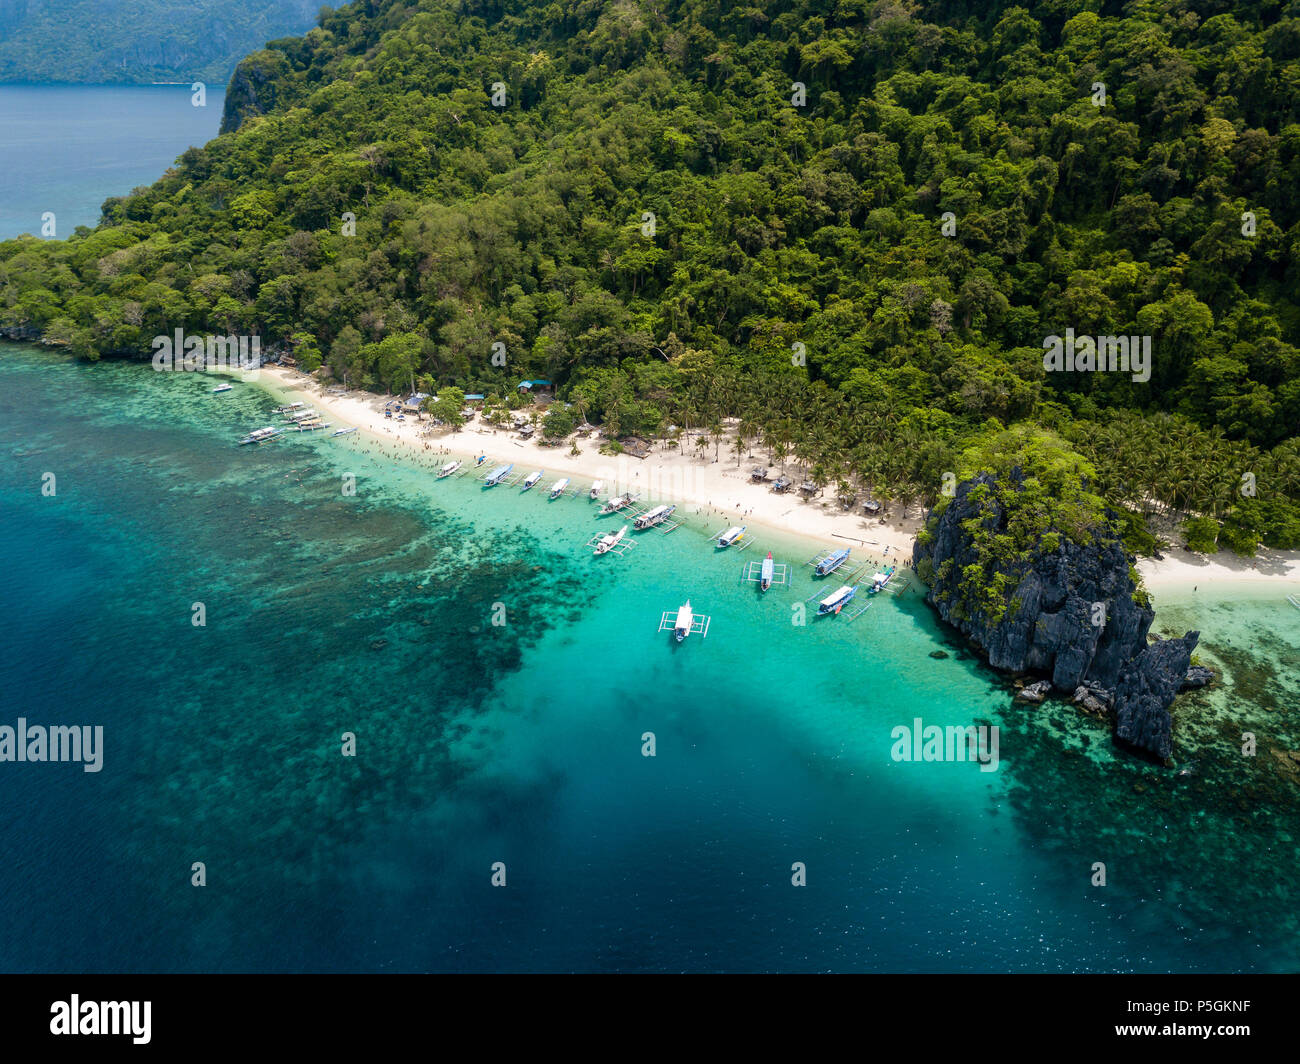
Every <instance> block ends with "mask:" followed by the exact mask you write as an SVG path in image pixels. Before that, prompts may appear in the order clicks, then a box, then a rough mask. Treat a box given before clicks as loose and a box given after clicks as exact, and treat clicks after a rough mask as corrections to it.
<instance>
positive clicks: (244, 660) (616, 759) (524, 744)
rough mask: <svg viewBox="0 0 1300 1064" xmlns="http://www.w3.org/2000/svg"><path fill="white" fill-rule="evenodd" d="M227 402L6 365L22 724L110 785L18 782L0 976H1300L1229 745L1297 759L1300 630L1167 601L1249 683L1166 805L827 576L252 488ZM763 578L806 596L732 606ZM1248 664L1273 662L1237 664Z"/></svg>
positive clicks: (363, 476)
mask: <svg viewBox="0 0 1300 1064" xmlns="http://www.w3.org/2000/svg"><path fill="white" fill-rule="evenodd" d="M213 383H214V381H213V380H212V379H210V378H207V377H202V376H198V375H192V374H155V373H153V372H152V371H151V370H149V369H148V367H146V366H140V365H124V364H120V363H119V364H99V365H86V364H78V363H75V362H72V361H70V360H67V359H64V358H62V357H59V356H57V355H51V354H49V353H47V352H43V351H38V350H33V349H31V348H26V347H18V346H14V345H0V430H2V433H3V435H2V436H0V535H3V542H4V543H5V545H6V547H5V553H6V559H7V562H8V564H7V565H6V566H5V568H4V570H3V573H2V574H0V639H3V641H4V646H5V647H6V650H7V653H6V655H5V656H4V660H3V675H0V690H2V691H3V692H4V701H5V705H4V708H3V712H0V722H9V723H12V722H13V719H14V718H16V717H18V716H19V715H23V716H26V717H27V718H28V719H29V720H31V721H33V722H49V723H102V724H103V725H104V727H105V745H106V750H105V767H104V770H103V771H102V772H100V773H98V774H88V773H83V772H82V771H81V770H80V769H79V768H78V767H77V766H72V765H32V764H25V765H14V764H4V765H0V893H3V896H4V897H5V898H6V900H7V903H8V904H7V908H8V910H9V915H8V918H7V920H6V922H5V923H4V925H3V930H0V965H2V966H3V967H4V968H5V969H9V970H42V971H44V970H87V969H88V970H95V971H99V970H102V971H119V970H125V971H140V970H144V971H195V970H199V971H203V970H219V971H246V970H274V971H300V970H309V971H318V970H319V971H370V970H384V971H387V970H393V971H425V970H468V971H478V970H509V971H539V970H581V971H592V970H637V971H683V970H780V971H810V970H888V971H1008V970H1014V971H1021V970H1028V971H1075V970H1079V971H1164V970H1171V971H1206V970H1211V971H1219V970H1291V969H1294V968H1296V967H1297V965H1298V962H1300V942H1298V938H1297V928H1296V916H1295V914H1296V912H1297V910H1298V908H1300V906H1297V902H1298V901H1300V890H1298V889H1297V887H1296V885H1295V879H1294V873H1295V870H1296V867H1297V864H1298V863H1300V862H1298V861H1297V854H1298V851H1297V843H1296V837H1295V828H1296V824H1297V816H1296V813H1297V803H1296V797H1297V790H1296V788H1295V785H1294V784H1293V783H1291V782H1289V781H1288V780H1287V779H1285V778H1284V777H1282V776H1281V775H1279V773H1278V772H1277V771H1275V770H1274V769H1273V768H1272V765H1271V763H1269V762H1268V761H1267V760H1266V759H1265V758H1264V757H1262V756H1261V757H1260V758H1258V759H1256V760H1255V761H1253V762H1247V761H1245V760H1244V759H1242V758H1240V757H1239V756H1233V755H1232V754H1231V750H1232V749H1235V747H1232V746H1230V745H1229V744H1227V743H1226V742H1225V741H1223V740H1224V737H1225V736H1229V735H1230V729H1232V728H1236V727H1238V724H1239V723H1240V721H1239V720H1238V719H1237V718H1235V717H1233V718H1232V719H1228V718H1227V717H1225V716H1224V714H1225V713H1226V712H1227V710H1228V709H1229V708H1232V707H1235V708H1234V710H1233V711H1234V712H1237V713H1238V714H1239V715H1240V716H1241V717H1242V718H1243V719H1244V718H1247V717H1248V718H1249V719H1250V720H1252V721H1254V720H1256V718H1258V721H1259V723H1258V725H1257V728H1258V730H1259V732H1260V735H1261V736H1264V735H1268V736H1270V741H1271V742H1273V745H1285V744H1286V743H1289V744H1290V748H1295V746H1297V745H1300V743H1297V741H1296V739H1297V737H1296V736H1295V734H1294V719H1295V718H1294V709H1293V707H1294V705H1295V699H1294V693H1295V685H1296V672H1297V668H1296V665H1297V662H1296V659H1295V657H1294V655H1295V653H1296V646H1297V642H1296V637H1295V633H1296V631H1297V629H1298V628H1300V611H1295V610H1294V609H1292V608H1291V607H1290V606H1288V605H1287V604H1286V602H1285V596H1284V595H1283V594H1282V593H1279V594H1278V595H1277V596H1275V598H1276V599H1277V600H1280V601H1281V604H1282V606H1283V607H1285V610H1289V611H1290V613H1291V614H1294V615H1295V616H1294V618H1293V617H1291V616H1290V615H1289V614H1287V613H1285V612H1283V611H1279V610H1278V609H1277V604H1276V602H1274V601H1273V599H1272V598H1268V597H1264V598H1260V599H1258V600H1254V601H1249V600H1242V601H1239V602H1233V603H1231V604H1229V605H1228V606H1226V607H1225V616H1223V617H1222V618H1217V617H1216V614H1215V612H1214V611H1215V610H1216V608H1217V607H1216V606H1215V605H1214V604H1213V603H1212V602H1211V601H1210V600H1208V599H1198V600H1196V601H1195V602H1193V603H1190V604H1188V605H1187V606H1186V607H1183V606H1182V605H1180V604H1179V603H1177V602H1172V603H1171V604H1170V606H1169V608H1168V610H1167V611H1166V609H1165V608H1164V607H1163V606H1162V604H1161V603H1160V602H1157V607H1158V609H1159V610H1160V614H1159V616H1158V619H1157V629H1159V630H1166V629H1168V630H1171V631H1172V630H1174V629H1178V630H1179V631H1181V627H1183V626H1186V627H1194V626H1200V627H1202V628H1203V630H1204V631H1205V636H1204V641H1205V644H1206V648H1207V649H1206V654H1207V656H1208V655H1211V654H1213V653H1214V652H1215V648H1216V647H1217V646H1218V643H1216V635H1217V634H1219V633H1223V636H1222V639H1221V642H1223V644H1224V646H1225V647H1226V648H1227V649H1226V650H1225V651H1224V653H1232V654H1240V655H1241V656H1240V658H1239V659H1236V660H1235V662H1234V664H1235V668H1236V670H1237V672H1236V673H1235V674H1234V677H1235V679H1234V687H1233V688H1232V689H1220V690H1211V691H1210V692H1207V693H1204V694H1198V695H1195V696H1192V698H1191V699H1188V700H1186V701H1185V702H1182V703H1180V704H1179V705H1180V709H1179V723H1178V725H1177V728H1178V730H1177V731H1176V740H1180V738H1181V736H1182V734H1183V731H1184V729H1187V734H1188V735H1189V736H1191V737H1192V738H1194V740H1195V742H1196V743H1197V744H1198V746H1197V749H1196V750H1195V751H1193V752H1190V753H1189V755H1188V758H1187V760H1195V761H1196V762H1197V765H1198V767H1197V769H1196V771H1195V773H1194V774H1193V775H1190V776H1186V777H1180V776H1178V775H1177V772H1176V771H1170V770H1168V769H1164V768H1161V767H1158V766H1154V765H1149V764H1146V763H1144V762H1140V761H1137V760H1135V759H1132V758H1129V757H1126V756H1124V755H1122V754H1119V753H1118V752H1116V751H1115V750H1114V748H1113V747H1112V746H1111V745H1110V743H1109V739H1108V735H1107V733H1106V730H1105V728H1104V726H1103V725H1101V724H1099V723H1097V722H1093V721H1091V720H1088V719H1087V718H1085V717H1082V716H1080V715H1079V714H1077V713H1076V712H1075V711H1074V710H1073V709H1072V708H1071V707H1068V706H1064V705H1049V706H1048V707H1046V708H1044V709H1033V708H1028V707H1019V706H1014V705H1012V703H1011V701H1010V697H1009V694H1008V691H1007V689H1006V686H1005V684H1004V683H1003V681H1002V680H1001V679H1000V678H999V677H997V676H996V675H995V674H994V673H992V672H990V671H989V670H987V669H986V668H984V667H983V666H981V665H980V664H979V663H978V662H977V661H976V660H975V659H974V658H973V657H972V656H971V655H969V654H967V653H965V652H964V651H963V650H962V649H961V647H960V646H959V645H958V644H957V643H956V641H955V640H954V639H953V635H952V633H951V632H950V631H946V630H944V629H943V628H942V626H941V625H940V624H939V623H938V622H937V620H936V619H935V617H934V616H933V614H932V613H931V611H930V610H929V609H928V608H927V607H926V606H925V605H924V603H923V602H921V601H920V600H919V599H918V598H915V597H912V596H903V597H901V598H893V597H887V596H878V597H877V600H876V601H875V602H874V604H873V607H872V609H870V610H869V611H867V612H866V613H865V614H863V615H862V616H861V617H859V618H858V619H857V620H856V621H854V622H853V623H852V624H849V623H846V619H845V618H844V617H839V618H829V619H823V620H812V619H809V622H808V623H807V624H806V625H804V626H802V627H800V626H797V625H795V624H792V623H791V621H792V617H793V613H792V610H791V606H792V604H793V603H795V602H798V601H801V600H803V599H805V598H807V597H808V596H809V595H810V594H811V593H812V591H813V586H812V584H811V581H810V578H809V576H808V574H807V570H806V568H804V567H802V566H801V565H800V564H799V563H801V562H802V561H803V560H805V559H806V558H807V557H808V556H809V555H811V554H812V553H813V550H814V547H813V546H811V545H809V544H806V543H802V542H800V541H798V540H795V539H793V538H782V537H777V536H771V535H766V534H764V535H762V536H760V538H759V541H758V542H757V543H756V544H755V546H753V547H751V548H750V550H749V551H747V552H746V553H745V554H743V555H740V556H739V557H737V556H736V555H735V554H734V553H731V552H719V551H717V550H716V549H715V548H714V547H713V546H712V545H711V544H710V543H709V542H708V541H707V540H706V539H705V537H704V533H705V532H707V531H710V530H711V529H710V528H709V527H707V526H706V525H705V524H704V520H703V519H702V518H691V520H689V521H688V522H687V524H686V525H684V526H683V527H682V528H680V529H679V530H677V531H676V532H674V533H672V534H671V535H668V536H663V535H660V534H659V533H657V532H650V533H646V534H643V535H641V536H639V537H638V546H637V547H636V548H635V549H633V550H632V552H631V553H630V554H628V555H627V557H625V558H622V559H616V558H608V557H607V558H601V559H594V558H593V557H592V556H591V553H590V551H589V550H586V549H584V547H583V544H585V542H586V540H587V539H588V537H590V536H591V535H592V534H593V533H594V532H596V531H597V530H600V529H606V528H610V527H613V526H614V524H615V522H616V520H617V519H615V518H598V517H596V516H595V513H594V509H595V508H594V506H593V505H592V504H590V503H589V502H587V501H586V500H585V498H583V499H565V500H560V501H557V502H554V503H551V502H548V501H547V500H546V498H545V497H544V496H543V495H542V494H541V493H540V491H538V490H534V491H533V492H530V493H528V494H527V495H522V496H521V494H520V492H519V491H518V489H517V488H513V489H512V488H505V487H503V488H495V489H492V490H489V491H484V490H483V489H482V488H481V487H479V486H478V485H477V484H476V483H475V482H473V481H472V480H470V479H469V478H466V479H463V480H448V481H443V482H435V481H434V479H433V477H432V475H431V473H430V471H429V470H428V469H426V468H423V467H421V466H419V465H418V464H416V463H413V462H411V461H394V460H392V458H390V457H389V456H387V455H386V454H383V453H381V452H382V448H381V447H380V446H379V445H377V444H374V443H368V442H366V441H364V440H361V439H359V438H358V436H356V435H354V436H350V437H343V438H339V439H330V438H328V437H326V436H319V435H318V436H314V437H308V436H306V435H304V436H301V437H294V438H290V439H285V440H282V441H279V442H277V443H274V444H269V445H266V446H263V447H242V448H241V447H236V446H235V445H234V441H235V440H236V439H237V438H238V437H239V436H240V435H242V434H243V433H244V432H246V431H248V430H249V429H250V428H254V427H257V426H259V425H263V424H269V423H272V421H273V420H274V418H273V417H272V416H271V415H270V414H269V411H270V408H271V407H272V406H273V405H274V404H275V399H274V398H273V397H272V396H270V395H268V394H267V393H266V392H265V391H263V390H261V389H260V388H257V387H254V386H252V385H248V384H236V386H235V390H234V391H232V392H231V393H228V394H226V395H222V396H215V397H214V396H213V395H212V394H211V387H212V385H213ZM45 472H53V473H55V475H56V477H57V481H56V483H57V494H56V495H55V496H54V497H53V498H50V497H45V496H42V495H41V492H40V486H41V476H42V474H43V473H45ZM349 473H350V474H353V475H354V476H355V478H356V479H355V482H356V493H355V495H351V496H349V495H345V494H344V492H343V490H342V485H343V483H344V475H345V474H349ZM548 479H550V478H548ZM768 549H771V550H773V551H774V553H775V554H776V556H777V557H778V559H780V560H784V561H787V562H792V563H795V568H796V569H797V570H802V571H798V572H796V575H795V583H794V587H793V589H791V590H788V591H785V590H774V591H772V592H769V593H768V594H767V595H759V593H758V592H757V591H756V590H755V588H754V587H753V586H752V585H747V584H744V583H742V582H741V581H740V579H739V572H740V569H741V566H742V564H743V562H745V561H747V560H749V559H751V558H757V557H761V556H762V553H763V552H764V551H766V550H768ZM688 596H689V597H690V599H691V601H692V603H693V604H694V605H695V606H696V608H697V609H698V610H700V611H701V612H705V613H708V614H710V615H711V616H712V619H713V620H712V627H711V629H710V632H709V635H708V638H707V639H705V640H698V639H696V638H694V637H692V638H691V639H689V640H688V641H687V642H686V643H685V644H684V645H682V646H676V645H674V644H673V643H672V641H671V639H670V637H669V635H668V634H667V633H659V632H657V631H656V628H657V626H658V621H659V616H660V613H661V612H662V611H664V610H670V609H675V607H676V606H677V605H679V604H680V602H681V601H682V600H683V599H684V598H686V597H688ZM196 602H202V603H203V604H204V607H205V609H206V614H207V617H206V620H207V623H206V626H205V627H201V628H200V627H195V626H194V625H193V624H192V623H191V616H192V608H193V605H194V603H196ZM502 611H504V618H505V621H506V623H505V624H504V625H494V624H493V623H492V621H493V617H494V615H495V616H497V617H498V618H499V617H500V616H501V615H502ZM1288 624H1289V625H1290V627H1287V625H1288ZM1252 626H1254V627H1257V628H1259V629H1260V630H1267V631H1268V632H1270V633H1271V637H1270V639H1271V641H1260V640H1258V639H1256V640H1254V641H1246V640H1244V637H1242V642H1241V645H1240V646H1238V643H1237V639H1238V637H1237V636H1236V635H1235V634H1234V633H1237V632H1239V631H1240V632H1243V633H1244V632H1245V631H1248V630H1250V629H1251V628H1252ZM1229 639H1231V640H1233V642H1231V643H1230V644H1229V642H1228V640H1229ZM939 649H942V650H945V651H946V652H947V653H948V654H949V655H950V656H949V657H948V658H946V659H935V658H932V657H930V654H931V652H933V651H935V650H939ZM1247 674H1249V675H1247ZM1243 677H1245V679H1242V678H1243ZM1247 690H1248V691H1249V692H1250V697H1251V698H1260V699H1263V700H1265V701H1268V700H1269V699H1273V700H1274V701H1275V702H1276V708H1275V709H1274V710H1270V711H1265V710H1263V709H1258V712H1257V708H1258V707H1255V706H1254V704H1253V703H1249V702H1248V701H1243V699H1242V697H1241V692H1242V691H1247ZM1234 691H1235V692H1236V693H1235V694H1234V693H1233V692H1234ZM1288 698H1289V702H1288V701H1287V700H1288ZM916 717H920V718H922V719H923V720H924V722H925V723H926V724H939V725H948V724H954V725H955V724H960V725H966V724H971V723H974V722H977V721H981V722H989V723H992V724H997V725H999V726H1000V728H1001V729H1002V731H1001V742H1000V751H999V753H1000V764H999V767H998V770H997V771H996V772H981V771H979V768H978V766H977V765H975V764H971V763H957V764H944V763H920V764H915V763H896V762H894V761H893V760H891V758H890V750H891V747H892V746H893V740H892V738H891V735H890V732H891V730H892V729H893V728H894V727H895V726H897V725H908V724H910V723H911V722H912V721H913V719H914V718H916ZM349 731H350V732H353V733H355V735H356V737H357V756H356V757H353V758H345V757H342V756H341V755H340V746H341V736H342V735H343V733H344V732H349ZM646 732H653V733H654V736H655V741H656V756H655V757H653V758H650V757H643V756H642V744H643V739H642V736H643V735H644V734H645V733H646ZM1220 733H1222V734H1220ZM1236 745H1237V746H1239V745H1240V744H1239V743H1238V744H1236ZM1262 747H1263V743H1262V742H1261V749H1262ZM1183 753H1184V751H1183V749H1182V747H1181V745H1180V749H1179V757H1180V763H1181V761H1182V759H1183ZM195 861H202V862H204V863H205V865H206V869H207V886H205V887H202V888H198V887H194V886H191V883H190V877H191V865H192V863H193V862H195ZM497 861H501V862H504V863H505V865H506V869H507V885H506V886H505V887H504V888H498V887H493V886H491V882H490V880H491V868H492V865H493V863H494V862H497ZM1095 861H1103V862H1105V863H1106V865H1107V871H1108V885H1107V886H1106V887H1104V888H1095V887H1092V886H1090V878H1091V874H1092V872H1091V869H1092V864H1093V862H1095ZM795 862H803V863H804V865H805V866H806V869H807V883H808V885H807V886H806V887H794V886H792V885H791V875H792V871H791V866H792V864H794V863H795Z"/></svg>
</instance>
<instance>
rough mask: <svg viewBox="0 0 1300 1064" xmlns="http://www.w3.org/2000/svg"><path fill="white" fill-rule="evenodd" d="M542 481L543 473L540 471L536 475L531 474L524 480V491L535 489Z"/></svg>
mask: <svg viewBox="0 0 1300 1064" xmlns="http://www.w3.org/2000/svg"><path fill="white" fill-rule="evenodd" d="M541 479H542V471H541V470H540V469H539V470H538V471H537V472H536V473H529V474H528V477H527V479H525V480H524V491H527V490H528V489H529V488H531V487H533V486H534V485H535V484H536V483H537V482H538V481H539V480H541Z"/></svg>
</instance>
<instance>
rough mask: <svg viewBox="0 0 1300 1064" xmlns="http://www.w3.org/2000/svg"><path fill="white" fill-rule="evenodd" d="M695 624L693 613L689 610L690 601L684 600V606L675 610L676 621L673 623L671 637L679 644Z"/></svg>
mask: <svg viewBox="0 0 1300 1064" xmlns="http://www.w3.org/2000/svg"><path fill="white" fill-rule="evenodd" d="M694 623H695V611H694V610H692V609H691V600H690V599H687V600H686V605H685V606H682V607H680V608H679V609H678V610H677V620H676V621H675V622H674V623H673V637H674V638H675V639H676V640H677V642H679V643H680V642H681V641H682V640H683V639H685V638H686V637H687V636H688V635H690V634H691V626H692V625H693V624H694Z"/></svg>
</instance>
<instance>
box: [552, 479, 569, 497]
mask: <svg viewBox="0 0 1300 1064" xmlns="http://www.w3.org/2000/svg"><path fill="white" fill-rule="evenodd" d="M568 486H569V478H568V477H564V478H562V479H561V480H557V481H556V482H555V483H554V484H552V485H551V498H552V499H558V498H559V497H560V496H561V495H563V494H564V489H565V488H567V487H568Z"/></svg>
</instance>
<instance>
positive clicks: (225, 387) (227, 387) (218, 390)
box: [212, 384, 234, 395]
mask: <svg viewBox="0 0 1300 1064" xmlns="http://www.w3.org/2000/svg"><path fill="white" fill-rule="evenodd" d="M233 387H234V385H233V384H218V385H217V386H216V387H215V388H213V389H212V394H213V395H220V394H221V393H222V392H228V391H230V390H231V389H232V388H233Z"/></svg>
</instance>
